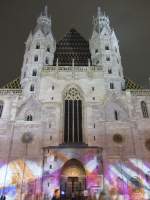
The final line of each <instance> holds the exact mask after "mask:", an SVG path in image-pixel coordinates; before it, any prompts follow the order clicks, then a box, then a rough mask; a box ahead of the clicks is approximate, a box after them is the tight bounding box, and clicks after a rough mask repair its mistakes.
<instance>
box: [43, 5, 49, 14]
mask: <svg viewBox="0 0 150 200" xmlns="http://www.w3.org/2000/svg"><path fill="white" fill-rule="evenodd" d="M43 14H44V16H45V17H48V6H47V5H46V6H45V7H44V13H43Z"/></svg>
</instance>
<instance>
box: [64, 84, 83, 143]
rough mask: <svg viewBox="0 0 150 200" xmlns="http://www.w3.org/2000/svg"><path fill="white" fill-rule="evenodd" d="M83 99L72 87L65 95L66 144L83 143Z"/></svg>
mask: <svg viewBox="0 0 150 200" xmlns="http://www.w3.org/2000/svg"><path fill="white" fill-rule="evenodd" d="M82 107H83V106H82V97H81V94H80V92H79V91H78V89H77V88H76V87H75V86H73V87H70V88H69V89H68V90H67V91H66V92H65V94H64V143H65V144H68V143H69V144H70V143H71V144H72V143H83V133H82V112H83V111H82Z"/></svg>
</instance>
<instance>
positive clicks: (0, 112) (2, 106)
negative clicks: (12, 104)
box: [0, 101, 4, 118]
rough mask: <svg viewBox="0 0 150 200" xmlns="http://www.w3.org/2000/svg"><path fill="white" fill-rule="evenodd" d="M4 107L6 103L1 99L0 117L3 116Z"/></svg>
mask: <svg viewBox="0 0 150 200" xmlns="http://www.w3.org/2000/svg"><path fill="white" fill-rule="evenodd" d="M3 108H4V103H3V102H2V101H0V118H1V117H2V113H3Z"/></svg>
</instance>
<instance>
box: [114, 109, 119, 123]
mask: <svg viewBox="0 0 150 200" xmlns="http://www.w3.org/2000/svg"><path fill="white" fill-rule="evenodd" d="M114 116H115V120H116V121H118V111H117V110H115V111H114Z"/></svg>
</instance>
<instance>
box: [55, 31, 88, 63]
mask: <svg viewBox="0 0 150 200" xmlns="http://www.w3.org/2000/svg"><path fill="white" fill-rule="evenodd" d="M57 59H58V64H59V65H61V66H71V65H72V61H73V59H74V65H75V66H87V65H88V60H91V54H90V50H89V43H88V41H86V40H85V39H84V38H83V37H82V36H81V35H80V34H79V33H78V32H77V31H76V30H75V29H71V30H70V31H69V32H68V33H66V35H65V36H64V38H63V39H62V40H60V41H59V42H58V43H57V45H56V52H55V55H54V65H56V62H57Z"/></svg>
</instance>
